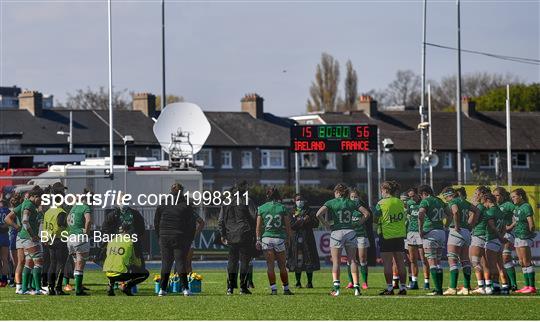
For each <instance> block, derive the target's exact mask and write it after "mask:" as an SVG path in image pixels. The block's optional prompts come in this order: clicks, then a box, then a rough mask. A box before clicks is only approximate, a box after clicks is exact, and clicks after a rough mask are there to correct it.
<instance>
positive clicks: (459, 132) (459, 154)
mask: <svg viewBox="0 0 540 322" xmlns="http://www.w3.org/2000/svg"><path fill="white" fill-rule="evenodd" d="M457 49H458V51H457V68H458V72H457V77H456V117H457V122H456V128H457V129H456V130H457V158H456V159H457V182H458V185H461V183H462V176H463V165H462V161H463V157H462V154H463V147H462V145H461V143H462V142H461V141H462V139H463V133H462V128H461V121H462V115H461V17H460V5H459V0H457Z"/></svg>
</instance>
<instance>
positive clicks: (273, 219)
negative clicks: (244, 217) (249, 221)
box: [257, 201, 287, 239]
mask: <svg viewBox="0 0 540 322" xmlns="http://www.w3.org/2000/svg"><path fill="white" fill-rule="evenodd" d="M257 212H258V214H259V216H261V218H262V220H263V226H264V233H263V235H262V237H272V238H282V239H285V237H287V232H286V231H285V216H287V209H286V208H285V206H283V205H282V204H281V203H279V202H277V201H269V202H267V203H265V204H263V205H261V206H260V207H259V208H258V211H257Z"/></svg>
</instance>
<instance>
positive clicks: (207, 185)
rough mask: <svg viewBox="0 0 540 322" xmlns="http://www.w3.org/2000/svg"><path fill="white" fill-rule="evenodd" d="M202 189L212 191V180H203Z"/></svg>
mask: <svg viewBox="0 0 540 322" xmlns="http://www.w3.org/2000/svg"><path fill="white" fill-rule="evenodd" d="M202 185H203V191H213V190H214V180H203V182H202Z"/></svg>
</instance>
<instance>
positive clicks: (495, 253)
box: [483, 193, 509, 294]
mask: <svg viewBox="0 0 540 322" xmlns="http://www.w3.org/2000/svg"><path fill="white" fill-rule="evenodd" d="M496 200H497V199H496V198H495V196H493V195H492V194H491V193H488V194H486V195H485V196H484V202H483V204H484V207H486V217H487V229H486V240H487V242H486V264H487V265H488V267H489V272H490V280H491V281H492V285H486V294H509V289H508V282H507V280H506V275H505V274H504V268H503V264H502V248H503V245H504V244H505V243H506V242H507V240H506V239H505V238H504V228H505V227H504V214H503V212H502V211H501V209H499V207H498V206H497V203H496ZM499 277H500V278H501V282H502V284H503V289H502V290H501V287H500V284H499Z"/></svg>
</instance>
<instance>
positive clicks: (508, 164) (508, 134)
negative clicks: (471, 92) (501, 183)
mask: <svg viewBox="0 0 540 322" xmlns="http://www.w3.org/2000/svg"><path fill="white" fill-rule="evenodd" d="M510 129H511V127H510V85H506V168H507V169H508V183H507V184H508V188H512V137H511V131H510Z"/></svg>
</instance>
